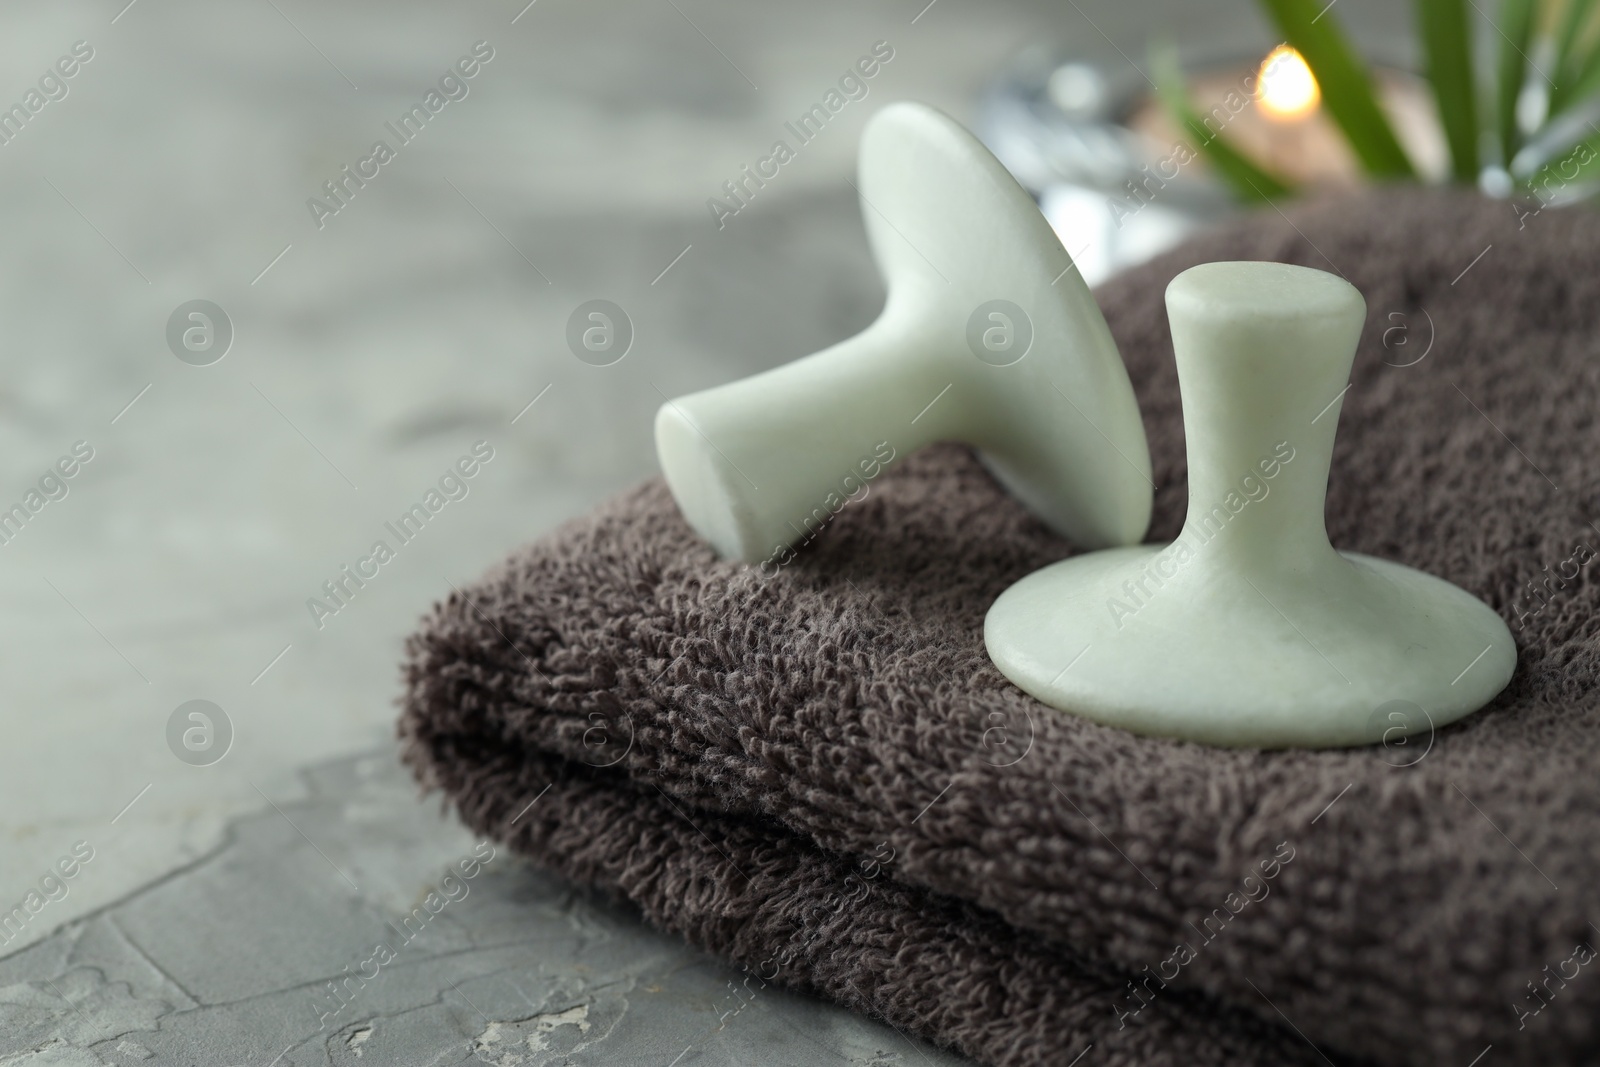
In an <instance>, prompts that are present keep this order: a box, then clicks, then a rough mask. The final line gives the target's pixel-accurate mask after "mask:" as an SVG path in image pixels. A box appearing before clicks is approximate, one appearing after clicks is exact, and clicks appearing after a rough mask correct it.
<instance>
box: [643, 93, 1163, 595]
mask: <svg viewBox="0 0 1600 1067" xmlns="http://www.w3.org/2000/svg"><path fill="white" fill-rule="evenodd" d="M859 192H860V195H861V206H862V215H863V217H864V218H865V220H866V228H867V236H868V238H869V239H870V241H871V244H872V249H873V252H874V255H875V256H876V259H877V262H878V265H879V269H880V270H881V272H882V274H883V276H884V278H885V280H886V282H887V284H888V290H889V293H888V300H887V302H886V304H885V306H884V309H883V313H882V314H881V315H880V316H879V317H878V319H877V321H875V322H874V323H873V324H872V325H871V326H869V327H868V328H867V329H866V330H865V331H864V332H862V333H861V334H859V335H857V336H856V337H853V338H850V339H849V340H847V341H843V342H841V343H840V344H837V345H834V346H833V347H831V348H829V349H826V350H824V351H822V352H819V353H816V354H815V355H812V356H808V357H806V358H804V359H800V360H797V361H795V362H793V363H789V364H787V365H785V366H782V367H778V368H776V369H775V370H771V371H767V372H766V373H763V374H758V375H756V376H754V377H751V378H747V379H744V380H742V381H737V382H733V383H731V384H728V385H722V386H719V387H716V388H712V389H707V390H705V391H703V392H698V393H694V394H691V395H689V396H683V397H678V398H677V399H675V400H669V401H667V403H665V404H663V405H662V407H661V408H660V410H659V411H658V412H657V415H656V423H655V438H656V452H657V455H658V457H659V459H660V462H661V469H662V471H663V473H664V474H665V476H666V481H667V485H668V486H669V487H670V488H671V490H672V495H673V497H674V498H675V499H676V500H677V502H678V506H679V508H680V509H681V510H682V512H683V515H684V517H685V519H687V520H688V522H689V524H690V525H691V526H692V527H693V528H694V529H695V530H696V532H698V533H699V534H700V535H701V536H702V537H704V538H705V539H706V540H708V541H710V542H711V544H712V545H713V546H714V547H715V548H716V549H717V551H718V552H720V553H721V554H722V555H723V556H724V557H727V558H731V559H739V560H744V561H746V562H750V563H754V562H756V561H760V560H766V559H770V558H772V557H773V556H774V554H775V553H781V552H783V551H785V550H786V549H787V547H788V546H790V545H792V544H794V543H795V542H797V541H800V540H803V539H805V538H806V537H808V536H810V535H812V534H814V533H815V532H816V531H817V530H818V529H819V528H820V527H821V525H823V524H824V523H826V522H827V520H828V519H829V518H831V516H832V514H833V513H834V512H836V511H837V510H838V508H839V507H840V506H842V504H841V502H842V501H843V500H845V499H846V498H849V497H852V496H853V495H854V494H856V493H858V492H859V491H860V489H861V487H862V486H863V485H864V484H866V483H867V482H869V481H870V480H872V479H873V478H875V477H877V476H878V475H879V474H881V473H882V471H883V470H884V469H885V468H887V466H888V465H889V464H890V463H892V462H894V461H896V460H898V459H901V458H903V457H905V456H907V455H909V454H910V453H912V452H914V451H916V450H917V449H919V448H921V447H923V446H924V445H928V444H932V443H933V442H935V441H952V440H953V441H964V442H967V443H970V444H973V445H976V446H977V447H978V449H979V450H980V454H981V456H982V459H983V461H984V463H985V464H986V466H987V467H988V468H989V469H990V471H991V472H993V474H994V475H995V476H996V477H997V478H998V479H999V480H1000V482H1001V483H1002V484H1003V485H1004V486H1005V487H1006V488H1007V489H1008V490H1009V491H1010V492H1011V493H1012V494H1013V495H1014V496H1016V497H1017V498H1018V499H1019V500H1020V501H1021V502H1022V503H1023V504H1024V505H1025V506H1026V507H1027V508H1028V509H1029V510H1031V511H1032V512H1033V513H1034V514H1035V515H1037V516H1038V517H1039V518H1040V519H1042V520H1043V521H1044V522H1045V523H1046V524H1048V525H1049V526H1050V528H1051V529H1053V530H1055V531H1056V532H1057V533H1059V534H1060V535H1061V536H1063V537H1065V538H1067V539H1068V540H1069V541H1071V542H1072V543H1073V544H1075V545H1077V546H1079V547H1081V548H1103V547H1106V546H1108V545H1126V544H1133V543H1136V542H1138V541H1139V540H1140V539H1141V538H1142V537H1143V536H1144V533H1145V530H1146V529H1147V528H1148V526H1149V522H1150V509H1151V498H1152V493H1153V488H1154V486H1153V483H1152V481H1151V478H1150V453H1149V448H1148V446H1147V445H1146V442H1145V435H1144V426H1143V423H1142V422H1141V421H1140V418H1139V411H1138V406H1137V404H1136V402H1135V400H1134V396H1133V388H1132V386H1131V384H1130V383H1129V381H1128V374H1127V371H1126V369H1125V368H1124V367H1123V363H1122V357H1121V355H1120V354H1119V353H1118V351H1117V348H1116V344H1115V342H1114V341H1113V340H1112V339H1111V333H1110V331H1109V330H1108V329H1107V327H1106V323H1105V319H1104V317H1103V316H1102V315H1101V313H1100V309H1099V307H1098V306H1097V305H1096V304H1095V301H1094V297H1093V296H1091V295H1090V293H1089V289H1088V287H1087V286H1086V285H1085V284H1084V281H1083V278H1082V277H1081V275H1080V274H1079V273H1078V271H1077V270H1075V269H1074V268H1073V264H1072V259H1071V257H1069V256H1068V255H1067V253H1066V252H1065V250H1063V249H1062V247H1061V243H1060V242H1059V241H1058V240H1057V239H1056V236H1055V233H1054V232H1053V231H1052V230H1051V229H1050V226H1049V224H1048V223H1047V222H1046V221H1045V219H1044V217H1043V216H1042V215H1041V214H1040V213H1039V210H1038V208H1037V206H1035V204H1034V202H1033V200H1032V199H1031V198H1030V197H1029V196H1028V194H1027V193H1025V192H1024V191H1023V190H1022V188H1021V187H1020V186H1018V185H1017V183H1016V181H1015V180H1014V179H1013V178H1012V177H1011V176H1010V174H1008V173H1007V172H1006V170H1005V168H1004V167H1002V166H1001V165H1000V163H999V161H997V160H996V159H995V158H994V156H993V155H991V154H990V153H989V151H988V150H987V149H986V148H984V147H983V145H981V144H980V143H979V142H978V141H977V140H976V139H975V138H974V137H973V136H972V135H971V134H970V133H968V132H967V131H966V130H965V129H963V128H962V127H961V126H960V125H958V124H957V123H956V122H954V121H952V120H951V119H950V118H948V117H946V116H945V115H943V114H941V113H939V112H937V111H935V110H933V109H932V108H928V107H925V106H922V105H919V104H908V103H901V104H894V105H891V106H889V107H886V108H884V109H883V110H882V111H880V112H878V113H877V114H876V115H874V116H873V118H872V119H871V121H870V122H869V123H868V125H867V128H866V131H865V133H864V134H863V135H862V139H861V159H860V188H859Z"/></svg>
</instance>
